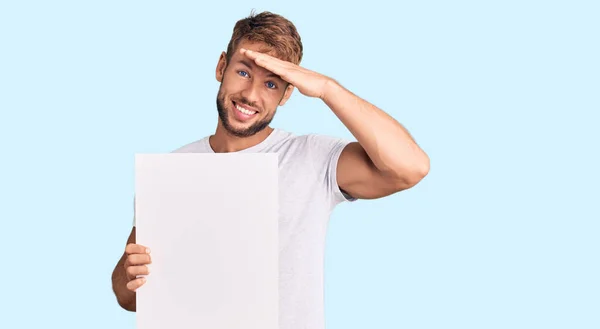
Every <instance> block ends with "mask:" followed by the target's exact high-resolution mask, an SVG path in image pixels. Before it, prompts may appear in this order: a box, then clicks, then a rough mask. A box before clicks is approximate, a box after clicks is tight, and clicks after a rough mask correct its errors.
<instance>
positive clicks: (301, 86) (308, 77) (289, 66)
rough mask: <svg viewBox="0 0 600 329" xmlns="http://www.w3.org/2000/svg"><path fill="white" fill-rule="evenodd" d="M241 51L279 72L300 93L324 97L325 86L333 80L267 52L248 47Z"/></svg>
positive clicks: (271, 69) (265, 66)
mask: <svg viewBox="0 0 600 329" xmlns="http://www.w3.org/2000/svg"><path fill="white" fill-rule="evenodd" d="M240 52H241V53H242V54H243V55H245V56H247V57H248V58H250V59H252V60H253V61H254V62H255V63H256V65H258V66H260V67H263V68H265V69H266V70H269V71H271V72H273V73H274V74H277V75H278V76H279V77H281V78H282V79H283V80H285V81H287V82H289V83H290V84H291V85H293V86H294V87H296V88H297V89H298V91H299V92H300V93H302V94H303V95H305V96H308V97H318V98H321V99H323V98H324V96H325V88H326V87H327V84H328V83H330V82H331V81H332V79H331V78H329V77H326V76H324V75H322V74H319V73H317V72H314V71H310V70H307V69H305V68H303V67H301V66H299V65H296V64H294V63H291V62H287V61H283V60H280V59H278V58H275V57H273V56H269V55H267V54H264V53H261V52H256V51H252V50H248V49H244V48H242V49H240Z"/></svg>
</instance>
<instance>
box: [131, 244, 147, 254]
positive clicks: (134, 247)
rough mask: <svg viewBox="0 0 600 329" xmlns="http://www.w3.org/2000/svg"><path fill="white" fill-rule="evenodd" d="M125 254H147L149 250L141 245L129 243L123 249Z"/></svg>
mask: <svg viewBox="0 0 600 329" xmlns="http://www.w3.org/2000/svg"><path fill="white" fill-rule="evenodd" d="M125 253H127V254H149V253H150V248H148V247H146V246H142V245H141V244H135V243H130V244H128V245H127V246H126V247H125Z"/></svg>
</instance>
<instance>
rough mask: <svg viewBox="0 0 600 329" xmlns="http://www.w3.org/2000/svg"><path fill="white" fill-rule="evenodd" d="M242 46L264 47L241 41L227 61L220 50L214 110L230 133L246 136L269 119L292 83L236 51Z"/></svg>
mask: <svg viewBox="0 0 600 329" xmlns="http://www.w3.org/2000/svg"><path fill="white" fill-rule="evenodd" d="M242 47H243V48H246V49H250V50H255V51H261V50H263V49H265V45H264V44H261V43H250V42H246V41H244V42H241V43H240V44H239V45H238V49H237V50H236V51H235V52H234V54H233V56H232V57H231V60H230V61H229V63H226V58H225V56H224V54H222V55H221V58H220V59H219V64H218V66H217V80H218V81H220V82H221V86H220V87H219V93H218V95H217V110H218V113H219V118H220V120H221V123H222V125H223V127H224V128H225V130H227V131H228V132H229V133H230V134H232V135H234V136H238V137H249V136H252V135H254V134H256V133H258V132H260V131H261V130H263V129H264V128H266V127H267V126H268V125H269V124H270V123H271V121H272V120H273V117H274V116H275V112H276V110H277V107H278V106H279V105H283V104H284V103H285V102H286V101H287V99H288V98H289V96H290V94H291V91H292V87H291V86H288V83H287V82H286V81H284V80H282V79H281V78H280V77H278V76H277V75H275V74H273V73H272V72H270V71H268V70H266V69H264V68H262V67H259V66H257V65H256V64H255V63H254V62H253V61H252V60H250V59H249V58H248V57H246V56H245V55H243V54H240V53H239V49H240V48H242ZM270 55H273V54H270Z"/></svg>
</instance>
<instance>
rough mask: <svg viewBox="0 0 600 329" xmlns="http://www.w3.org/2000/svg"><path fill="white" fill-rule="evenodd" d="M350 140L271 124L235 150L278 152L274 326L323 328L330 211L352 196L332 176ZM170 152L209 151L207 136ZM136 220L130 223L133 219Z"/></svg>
mask: <svg viewBox="0 0 600 329" xmlns="http://www.w3.org/2000/svg"><path fill="white" fill-rule="evenodd" d="M348 143H349V142H348V141H346V140H343V139H339V138H334V137H329V136H323V135H315V134H310V135H301V136H297V135H294V134H292V133H289V132H286V131H283V130H280V129H274V130H273V132H272V133H271V134H270V135H269V136H268V137H267V138H266V139H265V140H264V141H263V142H261V143H260V144H258V145H255V146H253V147H250V148H247V149H245V150H242V151H239V152H252V153H257V152H266V153H278V156H279V186H280V192H279V201H280V204H279V209H280V213H279V216H280V217H279V250H280V252H279V264H280V266H279V298H280V302H279V310H280V311H279V328H280V329H324V328H325V317H324V305H323V263H324V251H325V236H326V230H327V224H328V221H329V218H330V214H331V212H332V211H333V209H334V208H335V206H336V205H338V204H339V203H341V202H344V201H354V199H352V198H351V197H349V196H347V195H345V194H344V193H342V191H341V190H340V188H339V187H338V184H337V180H336V168H337V161H338V159H339V156H340V154H341V152H342V150H343V149H344V147H345V146H346V145H347V144H348ZM173 153H214V151H213V149H212V148H211V147H210V144H209V139H208V137H205V138H203V139H201V140H198V141H195V142H192V143H190V144H187V145H185V146H183V147H180V148H178V149H176V150H175V151H173ZM134 225H135V222H134Z"/></svg>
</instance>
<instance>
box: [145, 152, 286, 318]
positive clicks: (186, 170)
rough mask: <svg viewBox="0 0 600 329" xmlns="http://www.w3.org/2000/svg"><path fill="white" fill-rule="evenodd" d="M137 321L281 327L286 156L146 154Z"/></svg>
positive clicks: (266, 154)
mask: <svg viewBox="0 0 600 329" xmlns="http://www.w3.org/2000/svg"><path fill="white" fill-rule="evenodd" d="M135 160H136V163H135V192H136V205H135V211H136V237H137V243H139V244H142V245H145V246H147V247H148V248H149V249H150V250H151V256H152V264H151V265H150V274H149V275H148V277H147V282H146V284H145V285H144V286H142V287H141V288H140V289H138V291H137V311H136V312H137V313H136V322H137V328H138V329H166V328H177V329H186V328H194V329H278V314H279V296H278V293H279V290H278V288H279V287H278V274H279V272H278V265H279V262H278V256H279V237H278V163H277V154H268V153H262V154H260V153H218V154H199V153H169V154H139V155H136V158H135Z"/></svg>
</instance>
